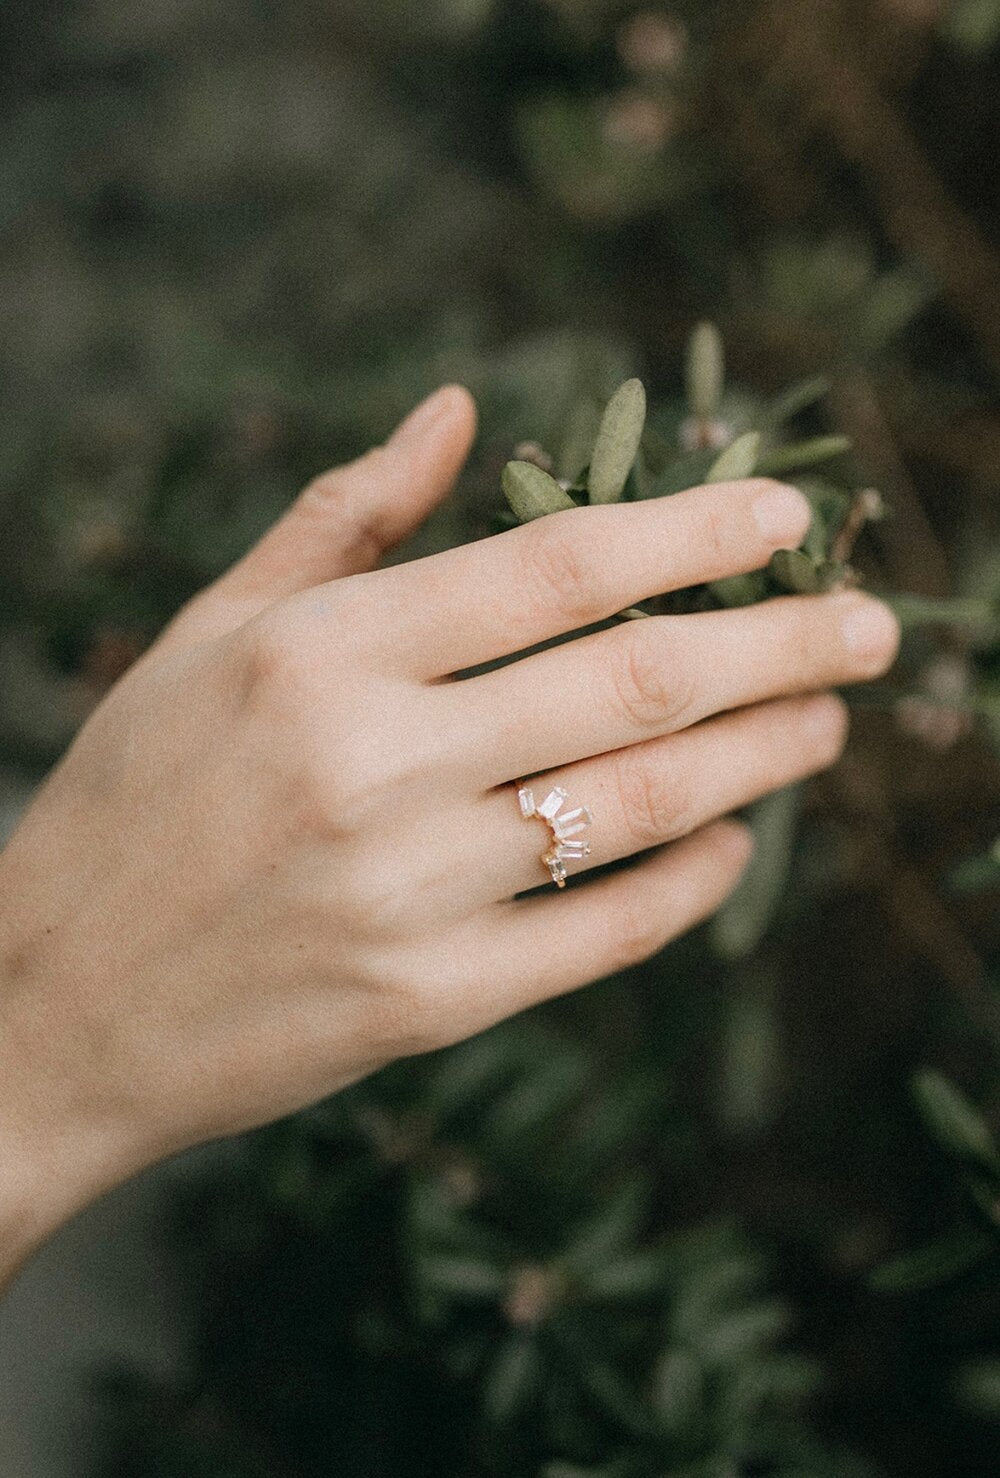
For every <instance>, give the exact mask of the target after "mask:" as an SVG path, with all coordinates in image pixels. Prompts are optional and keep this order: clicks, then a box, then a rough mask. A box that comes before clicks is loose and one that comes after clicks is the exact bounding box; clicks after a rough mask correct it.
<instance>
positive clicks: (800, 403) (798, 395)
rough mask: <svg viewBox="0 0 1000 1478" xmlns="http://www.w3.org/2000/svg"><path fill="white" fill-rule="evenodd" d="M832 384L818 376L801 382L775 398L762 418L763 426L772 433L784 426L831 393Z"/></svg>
mask: <svg viewBox="0 0 1000 1478" xmlns="http://www.w3.org/2000/svg"><path fill="white" fill-rule="evenodd" d="M829 389H830V382H829V380H827V379H824V378H823V376H822V375H817V376H816V377H815V378H813V379H810V380H801V381H800V382H799V383H798V384H797V385H792V386H791V387H790V389H788V390H785V391H783V392H782V394H780V395H777V396H775V398H774V400H772V401H771V402H770V404H769V405H768V407H767V409H766V410H765V411H764V414H763V416H762V417H761V425H762V426H763V428H764V429H765V430H768V431H770V430H771V429H772V428H773V427H778V426H782V425H783V424H784V423H785V422H786V421H790V420H791V419H792V418H793V417H794V416H797V415H799V413H800V412H801V411H804V410H806V409H807V408H808V407H809V406H811V405H815V404H816V402H817V400H822V399H823V396H824V395H826V394H827V393H828V392H829Z"/></svg>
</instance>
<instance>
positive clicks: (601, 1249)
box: [559, 1179, 646, 1276]
mask: <svg viewBox="0 0 1000 1478" xmlns="http://www.w3.org/2000/svg"><path fill="white" fill-rule="evenodd" d="M645 1205H646V1192H645V1188H644V1186H643V1185H642V1183H641V1181H639V1180H638V1179H634V1180H630V1181H629V1182H628V1184H627V1185H625V1186H623V1187H622V1189H621V1190H620V1191H619V1192H618V1194H617V1195H616V1196H614V1197H613V1198H612V1199H611V1200H610V1201H609V1202H608V1204H607V1205H606V1206H604V1207H602V1208H601V1210H600V1211H599V1212H598V1214H597V1215H596V1216H594V1217H593V1218H591V1220H590V1221H588V1222H586V1223H585V1224H584V1226H583V1227H582V1228H581V1229H580V1230H579V1231H578V1232H577V1234H576V1236H575V1237H574V1239H573V1241H572V1242H571V1243H570V1245H569V1247H567V1249H566V1250H565V1252H564V1253H563V1255H562V1257H561V1258H560V1259H559V1261H560V1265H561V1266H562V1267H563V1268H565V1269H566V1271H567V1272H569V1273H572V1274H574V1275H576V1276H586V1275H587V1274H588V1273H589V1272H591V1271H592V1270H594V1269H597V1268H599V1267H601V1266H603V1265H604V1264H606V1263H607V1261H608V1260H609V1259H610V1258H612V1257H614V1256H615V1254H616V1253H618V1252H621V1251H622V1250H623V1248H625V1247H626V1246H627V1245H628V1244H629V1243H630V1242H631V1241H632V1239H633V1237H634V1236H635V1234H636V1232H637V1230H638V1227H639V1223H640V1221H641V1220H642V1214H643V1211H644V1209H645Z"/></svg>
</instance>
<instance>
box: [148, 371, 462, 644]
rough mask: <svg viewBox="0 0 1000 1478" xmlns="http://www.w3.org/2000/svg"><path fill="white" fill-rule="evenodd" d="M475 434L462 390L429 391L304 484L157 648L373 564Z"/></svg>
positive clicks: (215, 631) (412, 523) (440, 491)
mask: <svg viewBox="0 0 1000 1478" xmlns="http://www.w3.org/2000/svg"><path fill="white" fill-rule="evenodd" d="M475 432H476V406H475V401H474V400H473V398H472V396H471V395H470V394H469V392H468V390H466V389H464V388H463V387H462V386H461V385H445V386H443V387H442V388H441V389H440V390H437V391H435V392H434V394H433V395H430V396H428V398H427V399H426V400H424V401H422V402H421V404H420V405H418V406H417V408H416V409H415V410H413V411H411V412H410V414H409V415H408V416H407V418H406V420H405V421H403V422H401V424H400V425H399V426H398V427H397V428H396V430H395V431H394V432H393V434H392V436H391V437H390V438H389V440H388V441H387V442H386V443H385V444H384V445H383V446H377V447H373V448H372V450H371V451H369V452H366V453H365V454H364V456H362V457H359V458H358V459H357V461H355V462H350V463H348V464H347V466H345V467H335V468H333V469H332V470H331V471H329V472H324V473H322V474H321V475H320V476H319V477H317V478H316V479H315V480H314V481H313V482H311V483H310V484H309V486H308V487H307V488H306V489H305V491H304V492H302V493H300V495H299V496H298V498H296V500H295V502H294V503H293V504H292V505H291V507H290V508H288V509H287V511H286V512H285V513H283V514H282V516H281V518H279V519H278V521H277V523H275V524H274V525H273V526H272V527H271V528H270V529H269V530H268V531H267V533H266V534H264V535H263V536H262V538H261V539H259V540H258V542H257V543H256V544H255V545H254V546H253V548H252V549H250V550H249V551H248V552H247V553H246V554H245V555H244V556H243V557H242V559H240V560H238V561H237V563H236V564H234V565H233V566H232V567H231V568H230V569H229V570H227V571H226V573H225V574H224V575H222V576H220V578H219V579H218V580H216V581H215V582H214V583H213V584H211V585H209V586H208V587H207V588H206V589H205V590H203V591H202V592H201V593H200V594H199V595H197V596H195V598H194V600H193V601H191V602H189V604H188V605H187V606H185V607H184V609H183V610H182V611H180V612H179V613H178V615H177V616H176V617H175V618H174V620H173V621H172V622H171V624H170V626H169V627H168V628H167V630H166V631H165V632H164V633H163V634H162V635H161V637H160V638H159V641H158V642H157V643H156V646H157V648H158V649H159V650H161V651H162V650H163V648H164V647H166V646H174V645H177V644H178V643H186V642H188V641H194V640H202V639H204V638H205V637H208V636H213V635H219V634H221V633H222V632H223V631H226V630H232V629H234V628H235V627H236V626H240V625H242V624H243V622H244V621H247V620H249V619H250V617H251V616H253V615H255V614H256V612H257V611H259V610H261V609H263V607H264V606H267V605H270V604H271V603H272V602H273V601H275V600H278V599H280V598H281V597H282V596H286V595H293V594H294V593H295V592H296V591H298V590H305V589H307V588H308V587H309V586H312V585H319V584H322V583H323V582H325V581H327V580H336V579H338V578H340V577H341V576H343V575H356V574H360V573H362V572H363V571H365V570H370V569H373V568H374V567H375V565H376V564H377V563H378V561H379V559H380V558H381V556H382V555H383V554H384V553H385V552H386V551H387V550H389V549H391V548H392V547H393V545H395V544H398V543H400V542H401V541H402V540H403V539H405V538H406V537H407V536H408V535H409V534H412V533H413V532H414V531H415V530H416V529H417V528H419V526H420V524H422V523H423V521H424V519H425V518H426V517H427V515H428V514H429V513H430V512H431V511H432V509H433V508H435V507H436V505H437V504H438V503H440V502H441V500H442V499H443V498H444V497H446V496H447V494H448V493H449V492H450V491H451V488H452V487H453V485H454V482H455V479H456V477H457V476H458V474H459V472H460V471H461V468H462V466H463V464H464V463H465V460H466V458H467V457H468V455H469V450H470V448H471V446H472V441H473V438H474V436H475Z"/></svg>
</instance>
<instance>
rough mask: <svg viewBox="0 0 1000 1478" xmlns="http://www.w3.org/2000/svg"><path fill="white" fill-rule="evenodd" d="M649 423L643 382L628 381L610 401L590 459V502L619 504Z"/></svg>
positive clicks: (588, 479)
mask: <svg viewBox="0 0 1000 1478" xmlns="http://www.w3.org/2000/svg"><path fill="white" fill-rule="evenodd" d="M645 424H646V392H645V390H644V389H643V385H642V381H641V380H626V381H625V383H624V385H620V386H619V387H618V389H617V390H616V391H615V393H614V395H612V397H611V399H610V400H609V401H608V404H607V407H606V409H605V412H604V415H603V416H602V418H601V427H600V430H599V431H598V433H597V440H596V442H595V443H594V450H593V453H592V454H591V458H590V473H589V475H588V477H587V490H588V492H589V494H590V501H591V503H617V502H619V501H620V499H621V495H622V493H623V491H624V489H625V482H626V480H627V478H628V475H629V472H630V471H631V470H632V463H633V462H634V461H635V458H636V453H637V452H638V450H639V441H640V439H641V437H642V428H643V426H644V425H645Z"/></svg>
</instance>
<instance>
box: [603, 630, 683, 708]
mask: <svg viewBox="0 0 1000 1478" xmlns="http://www.w3.org/2000/svg"><path fill="white" fill-rule="evenodd" d="M646 625H647V623H646V622H642V623H641V626H640V625H637V624H635V623H633V624H632V625H630V626H623V627H620V628H619V630H620V632H621V635H620V636H619V638H618V647H617V649H615V650H614V651H613V653H612V658H611V692H612V695H613V702H614V704H615V706H616V708H617V710H618V713H619V714H620V715H623V716H624V718H625V720H626V722H627V723H628V724H629V726H630V727H631V728H633V729H637V730H639V731H640V732H649V731H656V730H660V729H663V728H672V727H674V726H679V725H680V724H681V723H682V722H683V719H684V715H685V714H686V713H688V712H690V711H691V709H692V706H693V703H694V696H695V685H694V681H693V678H691V676H690V675H689V674H686V673H685V670H684V668H683V666H677V667H676V670H675V671H673V672H669V668H670V667H671V665H672V664H671V663H670V662H669V661H668V660H666V654H665V653H664V651H663V650H662V645H661V644H659V643H657V644H654V643H653V642H652V641H651V640H650V639H649V637H648V635H647V632H646V629H645V628H646Z"/></svg>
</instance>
